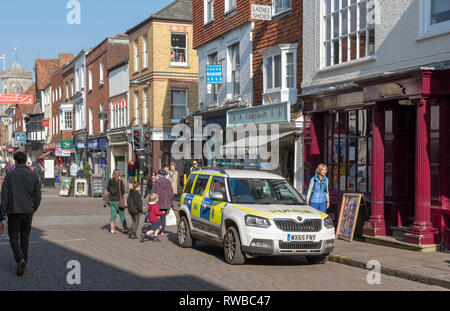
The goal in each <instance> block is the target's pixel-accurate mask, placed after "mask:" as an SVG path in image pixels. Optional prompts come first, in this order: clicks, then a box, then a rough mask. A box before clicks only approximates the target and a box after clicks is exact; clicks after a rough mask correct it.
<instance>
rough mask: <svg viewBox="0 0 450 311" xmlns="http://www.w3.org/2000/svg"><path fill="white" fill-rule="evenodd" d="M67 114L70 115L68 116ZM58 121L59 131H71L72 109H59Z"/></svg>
mask: <svg viewBox="0 0 450 311" xmlns="http://www.w3.org/2000/svg"><path fill="white" fill-rule="evenodd" d="M68 115H69V116H70V117H68ZM60 122H61V131H72V130H73V111H72V110H71V109H61V118H60ZM69 125H70V126H69Z"/></svg>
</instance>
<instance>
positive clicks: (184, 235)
mask: <svg viewBox="0 0 450 311" xmlns="http://www.w3.org/2000/svg"><path fill="white" fill-rule="evenodd" d="M177 236H178V245H180V246H181V247H183V248H192V247H193V246H194V244H195V239H193V238H192V236H191V230H190V228H189V222H188V220H187V218H186V216H182V217H181V219H180V222H179V223H178V227H177Z"/></svg>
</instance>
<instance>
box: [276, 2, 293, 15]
mask: <svg viewBox="0 0 450 311" xmlns="http://www.w3.org/2000/svg"><path fill="white" fill-rule="evenodd" d="M272 6H273V15H278V14H281V13H283V12H286V11H289V10H290V9H291V8H292V1H291V0H273V3H272Z"/></svg>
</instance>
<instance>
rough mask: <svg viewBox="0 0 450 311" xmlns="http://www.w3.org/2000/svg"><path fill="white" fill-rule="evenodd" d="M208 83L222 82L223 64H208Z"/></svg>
mask: <svg viewBox="0 0 450 311" xmlns="http://www.w3.org/2000/svg"><path fill="white" fill-rule="evenodd" d="M206 83H207V84H222V66H221V65H208V66H206Z"/></svg>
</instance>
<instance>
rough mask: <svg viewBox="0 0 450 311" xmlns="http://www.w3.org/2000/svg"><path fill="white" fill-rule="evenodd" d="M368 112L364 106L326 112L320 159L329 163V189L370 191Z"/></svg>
mask: <svg viewBox="0 0 450 311" xmlns="http://www.w3.org/2000/svg"><path fill="white" fill-rule="evenodd" d="M369 114H370V113H369ZM369 114H368V113H367V110H353V111H346V112H337V113H331V114H328V115H327V117H326V119H325V121H326V122H325V131H324V133H325V137H324V146H325V148H324V161H325V163H326V164H327V165H328V166H329V179H330V189H331V190H337V191H349V192H361V193H367V192H369V191H370V180H369V179H370V170H371V163H368V159H369V152H370V149H369V148H368V146H369V144H371V137H370V136H369V135H370V134H371V123H370V122H369V119H368V115H369Z"/></svg>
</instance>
